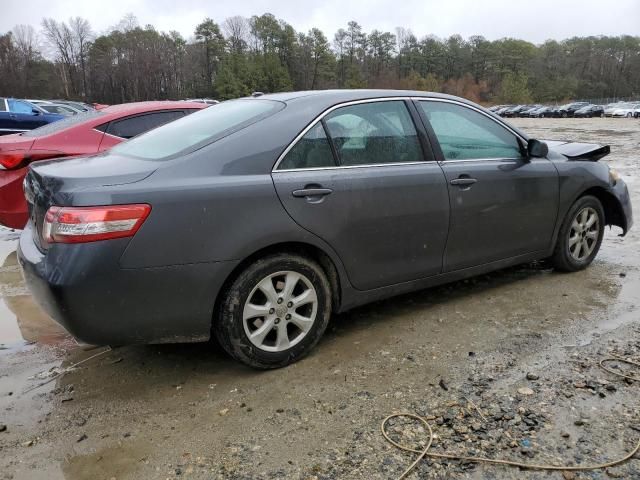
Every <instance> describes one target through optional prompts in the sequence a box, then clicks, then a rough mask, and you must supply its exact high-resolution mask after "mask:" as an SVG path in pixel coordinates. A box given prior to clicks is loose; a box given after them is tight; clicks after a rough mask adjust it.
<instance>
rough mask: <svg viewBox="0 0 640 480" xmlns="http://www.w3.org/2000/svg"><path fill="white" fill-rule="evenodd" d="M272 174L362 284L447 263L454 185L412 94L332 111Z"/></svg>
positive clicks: (290, 208) (300, 217)
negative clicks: (415, 114) (416, 113)
mask: <svg viewBox="0 0 640 480" xmlns="http://www.w3.org/2000/svg"><path fill="white" fill-rule="evenodd" d="M428 154H429V152H428ZM427 158H428V159H430V156H429V157H427ZM273 180H274V183H275V186H276V190H277V192H278V195H279V197H280V199H281V201H282V203H283V205H284V207H285V209H286V210H287V212H288V213H289V215H290V216H291V217H292V218H293V219H294V220H295V221H296V222H297V223H298V224H299V225H300V226H302V227H303V228H305V229H306V230H308V231H310V232H312V233H314V234H315V235H317V236H318V237H321V238H322V239H324V240H325V241H326V242H327V243H328V244H330V245H331V246H332V247H333V249H334V250H335V251H336V252H337V253H338V255H339V256H340V258H341V260H342V262H343V264H344V266H345V268H346V270H347V274H348V276H349V279H350V281H351V283H352V284H353V286H354V287H355V288H357V289H361V290H368V289H373V288H378V287H383V286H387V285H391V284H395V283H400V282H406V281H410V280H415V279H418V278H423V277H427V276H430V275H435V274H438V273H440V272H441V271H442V254H443V251H444V247H445V243H446V238H447V229H448V225H449V198H448V192H447V184H446V181H445V177H444V174H443V172H442V169H441V168H440V166H439V165H438V164H437V162H435V161H425V155H424V153H423V150H422V147H421V144H420V142H419V140H418V136H417V133H416V128H415V125H414V123H413V120H412V117H411V115H410V114H409V110H408V108H407V105H406V104H405V102H404V101H403V100H390V101H376V102H362V103H358V104H355V105H349V106H344V107H340V108H337V109H335V110H333V111H332V112H330V113H329V114H327V115H326V116H325V117H324V118H323V120H322V121H319V122H317V123H316V124H315V125H314V126H313V127H311V128H310V129H308V131H307V132H306V134H305V135H304V136H303V137H302V138H300V139H299V140H298V141H297V142H296V143H295V144H294V146H293V147H292V148H291V149H290V150H289V151H288V152H287V153H286V155H285V156H284V157H283V158H282V160H281V161H280V162H279V164H278V165H277V166H276V169H275V170H274V172H273Z"/></svg>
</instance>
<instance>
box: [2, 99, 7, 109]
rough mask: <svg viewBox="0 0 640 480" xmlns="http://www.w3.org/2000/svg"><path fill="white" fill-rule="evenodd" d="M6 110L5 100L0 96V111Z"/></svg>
mask: <svg viewBox="0 0 640 480" xmlns="http://www.w3.org/2000/svg"><path fill="white" fill-rule="evenodd" d="M6 111H7V102H6V101H5V99H4V98H0V112H6Z"/></svg>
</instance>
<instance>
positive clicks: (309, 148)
mask: <svg viewBox="0 0 640 480" xmlns="http://www.w3.org/2000/svg"><path fill="white" fill-rule="evenodd" d="M335 166H336V164H335V161H334V158H333V153H332V152H331V145H330V144H329V139H328V138H327V134H326V133H325V131H324V127H323V126H322V123H320V122H319V123H316V124H315V125H314V126H313V128H311V129H310V130H309V131H308V132H307V133H305V134H304V136H303V137H302V138H301V139H300V140H298V141H297V142H296V144H295V145H294V146H293V147H292V148H291V150H289V152H288V153H287V154H286V155H285V157H284V158H283V159H282V161H281V162H280V164H279V165H278V170H288V169H293V168H321V167H335Z"/></svg>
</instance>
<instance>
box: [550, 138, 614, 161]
mask: <svg viewBox="0 0 640 480" xmlns="http://www.w3.org/2000/svg"><path fill="white" fill-rule="evenodd" d="M545 143H546V144H547V145H548V146H549V149H550V150H553V151H554V152H557V153H561V154H562V155H564V156H565V157H567V158H568V159H569V160H587V161H590V162H597V161H598V160H600V159H601V158H604V157H606V156H607V155H609V153H611V147H609V145H598V144H597V143H574V142H558V141H555V140H549V141H546V142H545Z"/></svg>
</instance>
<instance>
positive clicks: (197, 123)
mask: <svg viewBox="0 0 640 480" xmlns="http://www.w3.org/2000/svg"><path fill="white" fill-rule="evenodd" d="M284 106H285V105H284V103H282V102H276V101H273V100H264V99H263V100H258V99H240V100H229V101H226V102H222V103H220V104H218V105H213V106H211V107H209V108H206V109H204V110H200V111H199V112H196V113H194V114H192V115H189V116H187V117H184V118H181V119H179V120H176V121H174V122H171V123H167V124H166V125H163V126H161V127H158V128H156V129H154V130H151V131H149V132H147V133H145V134H143V135H140V136H139V137H136V138H134V139H132V140H129V141H128V142H126V143H122V144H120V145H118V146H116V147H114V148H113V149H112V150H111V151H112V152H114V153H119V154H122V155H130V156H133V157H139V158H144V159H147V160H167V159H169V158H170V157H173V156H175V155H178V154H184V153H190V152H193V151H195V150H198V149H199V148H202V147H204V146H205V145H208V144H210V143H213V142H215V141H216V140H219V139H220V138H222V137H225V136H227V135H230V134H231V133H234V132H237V131H238V130H241V129H243V128H245V127H247V126H249V125H251V124H252V123H255V122H257V121H259V120H262V119H263V118H266V117H268V116H270V115H273V114H274V113H276V112H278V111H280V110H282V109H283V108H284Z"/></svg>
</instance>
